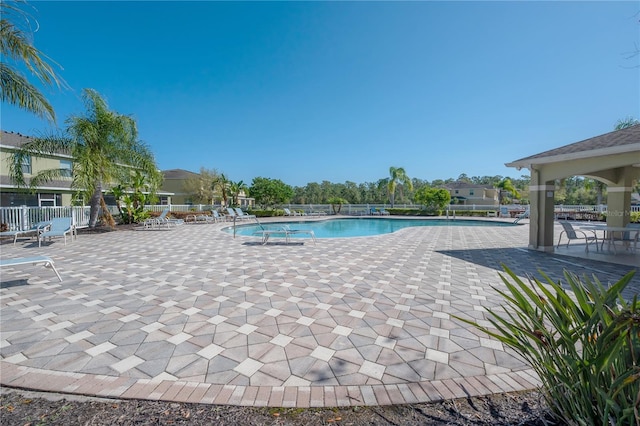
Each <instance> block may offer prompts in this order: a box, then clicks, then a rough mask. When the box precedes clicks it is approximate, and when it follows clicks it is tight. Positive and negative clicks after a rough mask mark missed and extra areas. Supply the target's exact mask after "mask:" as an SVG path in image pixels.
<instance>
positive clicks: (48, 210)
mask: <svg viewBox="0 0 640 426" xmlns="http://www.w3.org/2000/svg"><path fill="white" fill-rule="evenodd" d="M55 217H71V218H73V221H72V223H73V224H75V225H76V226H77V227H78V228H84V227H87V226H89V207H82V206H74V207H27V206H20V207H0V223H5V224H7V225H8V227H9V230H10V231H19V230H24V229H29V228H30V227H31V226H32V225H33V224H36V223H38V222H42V221H46V220H51V219H53V218H55Z"/></svg>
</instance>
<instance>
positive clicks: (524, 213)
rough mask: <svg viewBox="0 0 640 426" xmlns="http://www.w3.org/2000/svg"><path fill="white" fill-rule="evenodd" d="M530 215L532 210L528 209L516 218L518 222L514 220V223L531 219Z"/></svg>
mask: <svg viewBox="0 0 640 426" xmlns="http://www.w3.org/2000/svg"><path fill="white" fill-rule="evenodd" d="M529 213H530V210H529V209H526V210H525V211H524V212H522V213H520V214H519V215H518V216H516V220H514V221H513V223H518V222H520V220H522V219H528V218H529Z"/></svg>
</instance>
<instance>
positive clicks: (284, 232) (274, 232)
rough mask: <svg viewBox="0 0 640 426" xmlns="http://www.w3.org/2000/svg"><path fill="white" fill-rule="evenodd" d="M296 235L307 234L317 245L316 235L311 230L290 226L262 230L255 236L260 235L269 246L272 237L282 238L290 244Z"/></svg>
mask: <svg viewBox="0 0 640 426" xmlns="http://www.w3.org/2000/svg"><path fill="white" fill-rule="evenodd" d="M296 234H307V235H309V236H310V237H311V239H312V240H313V243H314V244H316V243H317V242H316V234H315V233H314V232H313V230H311V229H291V228H289V225H282V226H280V227H278V228H272V229H261V230H258V231H255V232H254V233H253V235H259V236H260V237H262V244H267V242H268V241H269V238H270V237H271V236H282V237H284V239H285V242H286V243H287V244H288V243H289V242H290V241H291V236H292V235H296Z"/></svg>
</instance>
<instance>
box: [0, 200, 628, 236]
mask: <svg viewBox="0 0 640 426" xmlns="http://www.w3.org/2000/svg"><path fill="white" fill-rule="evenodd" d="M282 207H287V208H288V209H289V210H291V211H301V212H304V213H306V214H309V215H314V214H327V215H329V214H333V208H332V206H331V204H286V205H284V206H282ZM395 207H396V208H402V209H419V208H420V206H418V205H411V204H396V205H395ZM505 207H506V208H507V209H509V210H523V209H524V208H525V207H526V206H522V205H511V206H502V208H505ZM166 208H168V209H169V210H170V211H173V212H201V211H211V210H213V209H218V208H220V206H212V205H205V204H198V205H175V204H173V205H148V206H145V209H146V210H149V211H153V212H161V211H162V210H164V209H166ZM389 208H391V206H390V205H388V204H343V205H342V207H341V209H340V214H345V215H351V216H362V215H368V214H371V212H372V210H377V211H380V210H384V209H389ZM109 209H110V211H111V214H113V215H115V214H117V213H118V212H117V210H116V207H115V206H110V207H109ZM499 209H500V207H499V206H482V205H450V206H448V209H447V212H446V214H447V215H452V214H454V213H453V212H455V211H469V210H472V211H475V210H483V211H498V210H499ZM631 211H632V212H640V206H631ZM555 212H556V214H562V213H571V212H579V213H606V212H607V206H606V205H604V204H601V205H557V206H555ZM54 217H72V218H73V224H74V225H75V226H76V227H78V228H85V227H87V226H89V207H87V206H84V207H83V206H74V207H27V206H20V207H0V223H3V224H7V225H8V226H9V229H10V230H12V231H13V230H21V229H29V228H30V227H31V226H32V225H33V224H35V223H37V222H40V221H44V220H51V219H52V218H54Z"/></svg>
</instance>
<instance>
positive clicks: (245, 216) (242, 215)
mask: <svg viewBox="0 0 640 426" xmlns="http://www.w3.org/2000/svg"><path fill="white" fill-rule="evenodd" d="M234 210H235V211H236V213H237V214H238V217H239V218H240V219H255V218H256V215H255V214H247V213H245V212H243V211H242V209H241V208H240V207H236V208H235V209H234Z"/></svg>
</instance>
